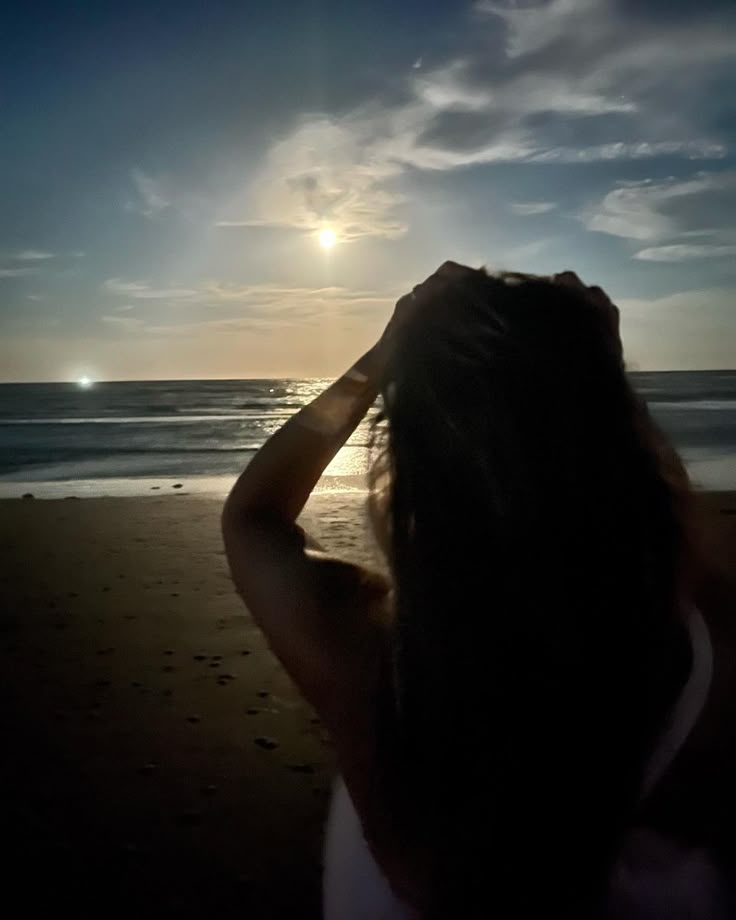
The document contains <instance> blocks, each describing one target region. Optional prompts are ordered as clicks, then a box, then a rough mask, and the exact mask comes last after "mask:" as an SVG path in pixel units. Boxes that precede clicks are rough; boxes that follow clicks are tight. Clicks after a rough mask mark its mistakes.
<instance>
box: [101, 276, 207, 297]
mask: <svg viewBox="0 0 736 920" xmlns="http://www.w3.org/2000/svg"><path fill="white" fill-rule="evenodd" d="M102 290H103V291H105V293H107V294H115V295H118V296H121V297H132V298H134V299H135V300H185V299H187V300H188V299H192V298H196V297H197V296H198V294H199V292H198V291H197V290H196V289H194V288H183V287H153V286H152V285H150V284H149V283H148V282H147V281H121V280H120V279H119V278H109V279H108V280H107V281H104V282H103V284H102Z"/></svg>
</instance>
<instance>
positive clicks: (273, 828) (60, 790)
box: [0, 493, 736, 920]
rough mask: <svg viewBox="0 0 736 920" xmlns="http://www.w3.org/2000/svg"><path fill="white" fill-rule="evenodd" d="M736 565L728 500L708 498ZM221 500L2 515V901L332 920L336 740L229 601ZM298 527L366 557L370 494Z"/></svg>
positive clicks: (338, 499) (93, 504)
mask: <svg viewBox="0 0 736 920" xmlns="http://www.w3.org/2000/svg"><path fill="white" fill-rule="evenodd" d="M707 501H708V503H709V506H710V507H711V511H712V515H713V520H714V521H715V522H716V526H717V527H718V529H719V536H718V538H717V540H716V546H717V548H716V549H714V552H717V553H718V554H719V555H720V556H721V561H720V564H721V565H722V566H726V567H730V568H731V570H733V569H734V568H736V494H734V493H728V494H718V495H716V494H713V495H710V496H708V497H707ZM220 507H221V503H220V502H219V501H216V500H213V499H204V498H199V497H190V496H185V495H180V496H174V495H171V496H166V497H151V498H135V499H133V498H131V499H84V500H65V501H38V500H16V501H5V502H1V503H0V545H1V547H2V553H1V556H0V558H1V560H2V561H1V563H0V585H1V586H2V589H1V597H2V605H1V610H0V717H1V719H2V722H1V724H0V729H1V731H2V750H3V753H2V761H1V762H2V769H1V770H0V781H1V782H2V789H3V817H4V821H3V832H4V838H5V844H6V847H8V848H9V856H8V857H5V862H4V866H3V868H4V872H3V879H4V889H5V891H4V894H5V898H6V903H12V901H13V900H14V899H16V898H19V899H20V902H19V903H20V905H21V906H22V910H23V913H24V914H26V915H31V916H33V915H44V916H45V915H47V912H48V915H50V914H51V912H52V911H53V913H54V914H57V913H59V912H60V911H62V910H64V909H68V910H73V911H74V912H75V913H76V915H77V916H88V915H93V914H94V915H95V916H100V917H110V916H119V915H120V916H122V915H127V916H131V917H134V916H153V915H157V916H161V917H195V916H197V917H201V916H209V917H213V918H214V917H223V916H226V914H225V912H226V911H227V915H230V914H233V912H234V914H233V915H235V916H242V917H255V918H263V920H268V918H276V917H279V918H280V917H299V918H306V920H309V918H316V917H318V916H319V913H320V912H319V901H320V868H321V867H320V851H321V842H322V840H321V838H322V828H323V822H324V818H325V813H326V804H327V794H328V789H329V784H330V780H331V777H332V774H333V770H334V762H333V757H332V754H331V750H330V745H329V741H328V739H327V738H326V736H325V735H324V733H323V731H322V728H321V726H320V724H319V722H318V721H317V720H316V718H315V716H314V713H313V712H312V711H311V710H310V709H309V707H308V706H307V705H306V704H304V703H303V702H301V700H300V699H299V697H298V696H297V694H296V693H295V691H294V689H293V687H292V685H291V683H290V681H289V679H288V678H287V677H286V675H285V674H284V672H283V670H282V669H281V667H280V666H279V665H278V663H277V662H276V661H275V659H274V658H273V656H272V655H271V654H270V652H269V651H268V649H267V647H266V645H265V643H264V640H263V638H262V637H261V635H260V634H259V632H258V631H257V629H256V628H255V626H254V625H253V623H252V621H251V619H250V617H249V616H248V614H247V611H246V610H245V609H244V608H243V607H242V605H241V602H240V601H239V599H238V598H237V597H236V595H235V594H234V591H233V587H232V583H231V581H230V579H229V575H228V572H227V569H226V563H225V558H224V555H223V550H222V544H221V539H220V533H219V511H220ZM304 523H305V525H306V526H307V527H308V528H309V529H310V530H311V531H312V532H313V533H314V534H315V536H317V537H318V538H319V539H321V541H322V542H323V543H324V544H325V545H326V546H328V547H329V548H330V549H332V550H333V551H335V552H340V553H343V554H344V555H345V556H347V557H348V558H353V559H358V560H363V561H373V562H374V563H375V560H376V553H375V550H374V549H373V548H372V546H371V544H370V542H369V541H368V539H367V536H366V527H365V520H364V514H363V496H362V495H360V494H358V493H356V494H335V495H330V494H326V495H319V496H315V497H313V499H312V500H311V501H310V504H309V506H308V509H307V512H306V514H305V521H304Z"/></svg>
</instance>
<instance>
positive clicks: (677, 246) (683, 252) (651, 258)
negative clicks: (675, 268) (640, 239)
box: [634, 243, 736, 262]
mask: <svg viewBox="0 0 736 920" xmlns="http://www.w3.org/2000/svg"><path fill="white" fill-rule="evenodd" d="M726 256H728V257H733V256H736V243H735V244H732V245H723V246H719V245H708V244H705V245H702V246H698V245H692V244H689V243H673V244H671V245H669V246H650V247H648V248H647V249H640V250H639V252H637V253H635V255H634V258H635V259H640V260H641V261H643V262H687V261H690V260H691V259H720V258H725V257H726Z"/></svg>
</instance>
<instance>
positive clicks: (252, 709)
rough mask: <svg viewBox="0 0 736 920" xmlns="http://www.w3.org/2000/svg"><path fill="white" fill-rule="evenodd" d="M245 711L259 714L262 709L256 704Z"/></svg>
mask: <svg viewBox="0 0 736 920" xmlns="http://www.w3.org/2000/svg"><path fill="white" fill-rule="evenodd" d="M245 711H246V713H247V714H248V715H249V716H257V715H258V713H259V712H260V711H261V710H260V709H257V708H256V707H255V706H251V707H250V709H246V710H245Z"/></svg>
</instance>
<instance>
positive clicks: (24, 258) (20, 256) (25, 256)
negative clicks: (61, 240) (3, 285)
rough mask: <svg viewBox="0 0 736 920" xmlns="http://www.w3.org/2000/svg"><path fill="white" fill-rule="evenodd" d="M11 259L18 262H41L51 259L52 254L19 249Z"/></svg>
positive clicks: (40, 250) (39, 250) (37, 250)
mask: <svg viewBox="0 0 736 920" xmlns="http://www.w3.org/2000/svg"><path fill="white" fill-rule="evenodd" d="M12 258H13V259H17V260H18V261H19V262H41V261H43V260H45V259H53V258H54V253H53V252H45V251H44V250H42V249H21V250H20V252H16V253H13V255H12Z"/></svg>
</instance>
